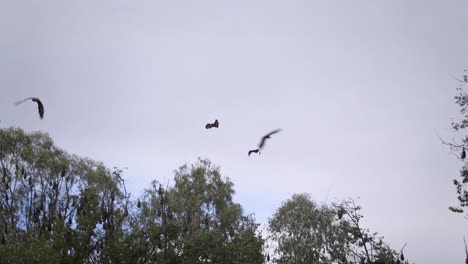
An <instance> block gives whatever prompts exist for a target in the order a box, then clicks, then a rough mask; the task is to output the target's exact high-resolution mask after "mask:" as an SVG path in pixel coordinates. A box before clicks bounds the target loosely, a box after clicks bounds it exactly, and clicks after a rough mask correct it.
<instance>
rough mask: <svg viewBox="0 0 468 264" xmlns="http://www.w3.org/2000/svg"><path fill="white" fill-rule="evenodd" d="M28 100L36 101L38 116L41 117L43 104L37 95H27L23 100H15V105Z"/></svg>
mask: <svg viewBox="0 0 468 264" xmlns="http://www.w3.org/2000/svg"><path fill="white" fill-rule="evenodd" d="M28 100H32V101H33V102H36V103H37V109H38V111H39V117H40V118H41V119H42V118H44V105H43V104H42V102H41V100H39V98H37V97H29V98H26V99H24V100H21V101H19V102H16V103H15V105H16V106H17V105H20V104H22V103H24V102H26V101H28Z"/></svg>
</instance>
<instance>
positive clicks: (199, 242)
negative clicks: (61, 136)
mask: <svg viewBox="0 0 468 264" xmlns="http://www.w3.org/2000/svg"><path fill="white" fill-rule="evenodd" d="M0 170H1V171H0V242H1V243H0V263H204V262H212V263H261V262H262V261H263V260H262V259H263V256H262V253H261V250H262V245H263V240H262V239H261V237H260V236H259V235H258V232H257V224H255V222H254V219H253V218H252V216H246V215H244V214H243V211H242V207H241V206H240V205H239V204H236V203H234V202H233V201H232V196H233V194H234V190H233V184H232V182H230V181H229V179H223V178H222V177H221V175H220V172H219V168H217V167H214V166H212V165H211V164H210V162H209V161H207V160H200V161H199V163H198V164H197V165H195V166H192V167H190V168H189V167H188V166H183V167H181V168H180V169H179V170H178V171H177V172H176V175H175V178H174V181H175V185H174V186H173V187H169V186H166V187H165V188H164V187H163V186H162V185H161V184H158V183H157V182H156V181H154V182H153V184H152V188H150V189H148V190H146V191H145V193H144V195H143V197H141V199H139V200H138V202H134V201H130V200H129V194H127V192H126V189H125V184H124V181H123V179H122V178H121V174H122V171H121V170H118V169H115V170H113V171H111V170H109V169H107V168H106V167H105V166H104V165H103V164H102V163H99V162H96V161H93V160H90V159H86V158H80V157H77V156H74V155H69V154H68V153H66V152H65V151H63V150H61V149H59V148H58V147H56V146H55V145H54V143H53V141H52V139H51V138H50V137H49V136H48V135H47V134H43V133H31V134H27V133H25V132H24V131H23V130H21V129H15V128H9V129H2V130H0Z"/></svg>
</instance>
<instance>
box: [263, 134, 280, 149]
mask: <svg viewBox="0 0 468 264" xmlns="http://www.w3.org/2000/svg"><path fill="white" fill-rule="evenodd" d="M280 131H281V129H276V130H273V131H271V132H270V133H268V134H266V135H265V136H263V137H262V140H261V141H260V143H259V144H258V148H259V149H262V148H263V147H264V146H265V142H266V140H267V139H269V138H270V136H271V135H273V134H276V133H278V132H280Z"/></svg>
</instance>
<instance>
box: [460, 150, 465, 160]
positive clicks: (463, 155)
mask: <svg viewBox="0 0 468 264" xmlns="http://www.w3.org/2000/svg"><path fill="white" fill-rule="evenodd" d="M460 158H461V159H465V158H466V152H465V148H463V150H462V153H461V155H460Z"/></svg>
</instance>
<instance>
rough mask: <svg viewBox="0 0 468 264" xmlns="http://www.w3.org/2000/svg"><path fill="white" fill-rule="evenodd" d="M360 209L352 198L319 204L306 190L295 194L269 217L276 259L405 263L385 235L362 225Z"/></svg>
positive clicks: (303, 261) (316, 261)
mask: <svg viewBox="0 0 468 264" xmlns="http://www.w3.org/2000/svg"><path fill="white" fill-rule="evenodd" d="M360 209H361V208H360V207H359V206H356V205H355V203H354V201H352V200H349V201H344V202H343V203H341V204H332V205H330V206H329V205H320V206H319V205H317V204H316V203H315V202H314V201H312V200H311V199H310V197H309V196H308V195H307V194H296V195H293V197H292V198H291V199H289V200H287V201H286V202H284V203H283V204H282V206H281V207H280V208H279V209H278V210H277V212H276V213H275V214H274V215H273V217H272V218H271V219H270V221H269V227H268V230H269V232H270V237H269V238H270V239H271V241H272V242H273V243H274V244H276V248H275V254H276V256H277V257H275V259H274V261H273V262H275V263H403V262H401V261H400V260H398V257H399V254H398V253H396V252H395V251H394V250H392V249H390V247H389V246H387V245H386V244H385V243H384V242H383V238H382V237H377V233H370V232H369V230H367V229H363V228H362V227H361V226H360V219H361V218H362V215H361V214H360V213H359V211H360ZM398 261H400V262H398ZM405 263H407V262H405Z"/></svg>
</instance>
